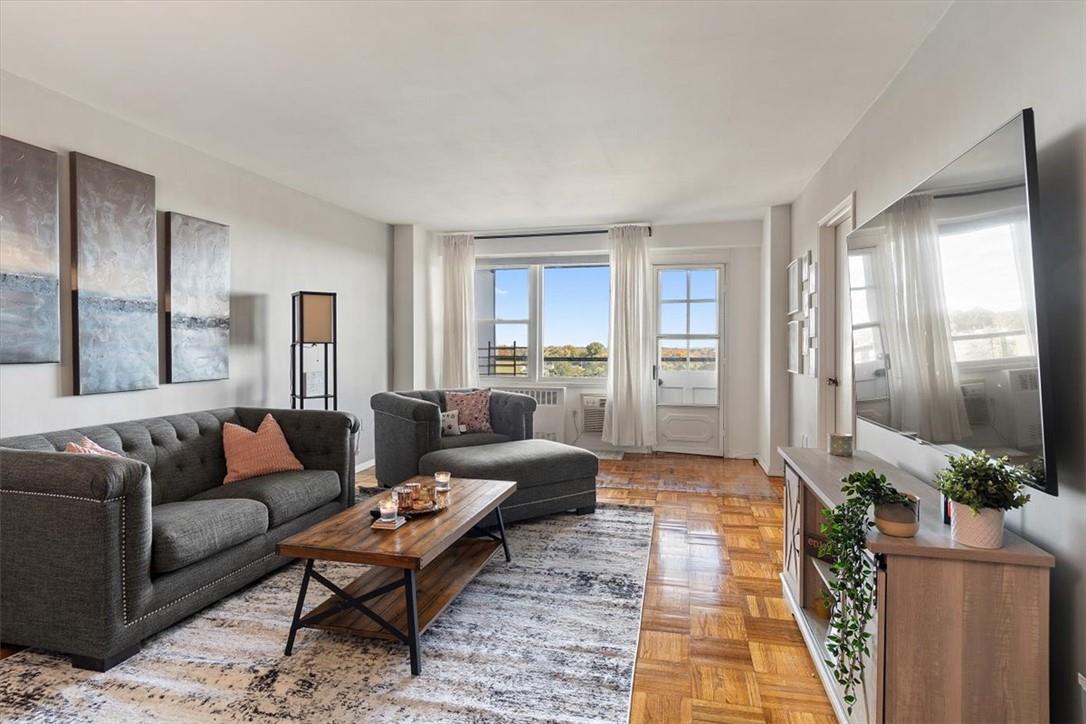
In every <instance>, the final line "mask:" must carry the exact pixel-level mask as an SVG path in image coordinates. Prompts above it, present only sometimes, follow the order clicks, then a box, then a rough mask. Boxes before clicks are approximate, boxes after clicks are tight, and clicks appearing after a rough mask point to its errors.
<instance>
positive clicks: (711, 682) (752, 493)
mask: <svg viewBox="0 0 1086 724" xmlns="http://www.w3.org/2000/svg"><path fill="white" fill-rule="evenodd" d="M357 482H358V484H359V486H360V488H364V487H372V486H374V485H376V480H375V479H374V477H373V471H372V469H371V470H366V471H362V472H361V473H359V474H358V477H357ZM597 485H598V489H599V491H598V495H599V500H600V501H601V502H608V503H615V504H619V505H634V506H642V507H647V508H653V510H654V513H655V521H654V525H653V532H652V545H651V550H650V553H649V556H650V558H649V567H648V573H647V577H646V581H645V602H644V609H643V611H642V616H641V640H640V643H639V644H638V651H637V662H636V665H635V668H634V685H633V697H632V701H631V707H630V721H631V723H632V724H648V723H650V722H652V723H655V722H667V723H668V724H670V723H671V722H683V723H685V722H691V723H695V724H702V723H708V722H768V723H769V724H833V722H835V721H836V720H835V718H834V715H833V710H832V709H831V708H830V705H829V701H828V700H827V699H826V695H825V692H823V690H822V685H821V683H820V682H819V680H818V676H817V674H816V673H815V670H814V666H813V665H812V663H811V660H810V657H809V656H808V654H807V649H806V648H805V647H804V645H803V640H802V638H801V637H800V633H799V629H798V628H797V627H796V623H795V621H793V620H792V616H791V614H790V613H789V611H788V607H787V605H786V604H785V602H784V599H783V598H781V587H780V579H779V578H778V577H777V574H778V573H779V572H780V569H781V517H782V507H781V497H782V493H781V486H782V483H781V481H780V479H776V478H768V477H766V475H765V474H763V473H762V469H761V468H760V467H758V466H757V465H754V464H752V463H751V461H749V460H722V459H720V458H711V457H701V456H696V455H672V454H667V453H656V454H652V455H632V454H627V455H626V456H625V458H624V459H622V460H601V461H600V474H599V477H598V479H597ZM18 650H19V649H18V648H17V647H10V648H9V647H2V646H0V658H3V657H4V656H7V655H10V654H12V653H14V652H15V651H18Z"/></svg>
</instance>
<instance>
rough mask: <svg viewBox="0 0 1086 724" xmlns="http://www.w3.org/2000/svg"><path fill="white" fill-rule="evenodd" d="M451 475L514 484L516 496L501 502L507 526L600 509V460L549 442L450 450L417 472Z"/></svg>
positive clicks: (423, 462) (432, 456)
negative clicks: (542, 517) (562, 512)
mask: <svg viewBox="0 0 1086 724" xmlns="http://www.w3.org/2000/svg"><path fill="white" fill-rule="evenodd" d="M439 470H448V471H449V472H451V473H452V474H453V475H454V476H455V477H458V478H479V479H482V480H514V481H516V483H517V492H516V493H515V494H514V495H513V496H512V497H511V498H509V499H508V500H507V501H506V502H504V503H502V517H503V518H504V519H505V522H506V523H511V522H513V521H517V520H524V519H525V518H535V517H538V516H541V515H547V514H550V513H556V512H560V511H567V510H575V511H576V512H577V513H579V514H585V513H591V512H593V511H594V510H595V509H596V473H597V472H599V459H598V458H597V457H596V456H595V455H593V454H592V453H590V452H588V451H587V450H582V449H581V448H579V447H573V446H571V445H563V444H562V443H558V442H552V441H550V440H514V441H512V442H503V443H496V444H493V445H475V446H472V447H459V448H447V449H444V450H435V451H433V452H429V453H426V454H425V455H423V456H422V457H421V458H420V459H419V473H420V474H422V475H432V474H433V473H436V472H438V471H439Z"/></svg>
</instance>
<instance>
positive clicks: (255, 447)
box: [222, 413, 304, 485]
mask: <svg viewBox="0 0 1086 724" xmlns="http://www.w3.org/2000/svg"><path fill="white" fill-rule="evenodd" d="M222 446H223V450H224V451H225V452H226V478H224V479H223V481H222V482H223V484H224V485H225V484H226V483H236V482H237V481H239V480H247V479H248V478H255V477H257V476H258V475H270V474H271V473H282V472H285V471H287V470H303V469H304V468H303V466H302V464H301V463H300V462H298V458H296V457H294V453H293V452H291V449H290V445H289V444H287V439H286V437H284V436H283V428H281V427H279V423H278V422H276V421H275V418H274V417H272V416H271V414H270V413H269V414H267V415H265V416H264V419H263V420H262V421H261V422H260V427H258V428H257V430H256V432H253V431H252V430H249V429H246V428H244V427H242V426H241V425H235V424H233V423H231V422H227V423H224V424H223V426H222Z"/></svg>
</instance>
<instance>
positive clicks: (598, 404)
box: [581, 395, 607, 432]
mask: <svg viewBox="0 0 1086 724" xmlns="http://www.w3.org/2000/svg"><path fill="white" fill-rule="evenodd" d="M606 411H607V398H606V397H603V396H601V395H581V419H582V420H584V430H583V431H584V432H603V416H604V414H605V413H606Z"/></svg>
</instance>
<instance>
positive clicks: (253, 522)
mask: <svg viewBox="0 0 1086 724" xmlns="http://www.w3.org/2000/svg"><path fill="white" fill-rule="evenodd" d="M267 531H268V509H267V508H266V507H264V506H263V505H261V504H260V503H258V502H256V501H255V500H185V501H181V502H180V503H164V504H162V505H156V506H154V507H152V508H151V568H152V570H153V571H154V572H155V573H168V572H169V571H176V570H177V569H179V568H184V567H185V566H187V565H189V564H190V563H195V562H196V561H200V560H203V559H204V558H207V557H208V556H211V555H214V554H216V553H218V552H219V551H223V550H226V549H227V548H231V547H233V546H236V545H237V544H239V543H244V542H245V541H247V540H249V539H250V538H254V537H256V536H258V535H263V534H264V533H266V532H267Z"/></svg>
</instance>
